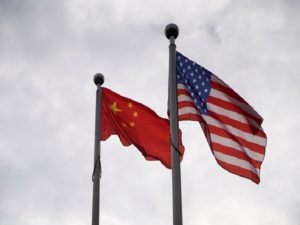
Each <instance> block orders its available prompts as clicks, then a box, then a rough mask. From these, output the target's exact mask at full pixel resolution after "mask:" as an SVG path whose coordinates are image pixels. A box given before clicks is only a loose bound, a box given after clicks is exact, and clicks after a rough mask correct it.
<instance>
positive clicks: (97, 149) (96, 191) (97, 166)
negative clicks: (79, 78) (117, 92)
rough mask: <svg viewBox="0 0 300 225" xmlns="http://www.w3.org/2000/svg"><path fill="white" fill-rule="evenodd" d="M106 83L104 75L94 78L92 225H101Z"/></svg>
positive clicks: (97, 75)
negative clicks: (101, 140) (102, 105)
mask: <svg viewBox="0 0 300 225" xmlns="http://www.w3.org/2000/svg"><path fill="white" fill-rule="evenodd" d="M103 82H104V76H103V75H102V74H96V75H95V76H94V83H95V84H96V85H97V92H96V118H95V145H94V172H93V209H92V225H99V202H100V176H101V161H100V156H101V155H100V153H101V146H100V138H101V133H100V132H101V94H102V93H101V91H102V90H101V85H102V84H103Z"/></svg>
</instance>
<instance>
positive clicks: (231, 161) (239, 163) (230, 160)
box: [213, 151, 260, 176]
mask: <svg viewBox="0 0 300 225" xmlns="http://www.w3.org/2000/svg"><path fill="white" fill-rule="evenodd" d="M213 154H214V156H215V157H216V159H218V160H220V161H223V162H225V163H228V164H231V165H234V166H238V167H241V168H244V169H246V170H250V171H252V172H253V173H255V174H257V175H258V176H259V171H260V170H259V169H256V168H254V166H253V165H252V164H250V163H249V162H247V161H245V160H242V159H238V158H236V157H232V156H229V155H225V154H223V153H220V152H216V151H213Z"/></svg>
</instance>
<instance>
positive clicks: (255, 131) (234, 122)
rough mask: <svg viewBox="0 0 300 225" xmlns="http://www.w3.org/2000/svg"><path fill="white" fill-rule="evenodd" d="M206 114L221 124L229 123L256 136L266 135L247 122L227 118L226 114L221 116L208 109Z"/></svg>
mask: <svg viewBox="0 0 300 225" xmlns="http://www.w3.org/2000/svg"><path fill="white" fill-rule="evenodd" d="M208 114H209V115H210V116H211V117H212V118H214V119H216V120H218V121H220V122H221V123H223V124H226V125H230V126H232V127H234V128H237V129H239V130H242V131H244V132H247V133H250V134H255V135H256V136H259V137H266V135H265V133H264V132H263V131H261V130H258V129H257V128H255V127H252V126H250V125H249V124H245V123H241V122H239V121H237V120H234V119H231V118H229V117H227V116H223V115H220V114H217V113H215V112H213V111H208Z"/></svg>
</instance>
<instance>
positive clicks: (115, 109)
mask: <svg viewBox="0 0 300 225" xmlns="http://www.w3.org/2000/svg"><path fill="white" fill-rule="evenodd" d="M110 110H111V111H113V112H114V113H117V112H122V110H121V109H119V108H118V106H117V103H116V102H114V103H113V104H112V105H110Z"/></svg>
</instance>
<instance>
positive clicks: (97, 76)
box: [94, 73, 104, 85]
mask: <svg viewBox="0 0 300 225" xmlns="http://www.w3.org/2000/svg"><path fill="white" fill-rule="evenodd" d="M94 83H95V84H96V85H98V84H100V85H102V84H103V83H104V76H103V74H101V73H96V74H95V75H94Z"/></svg>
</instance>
